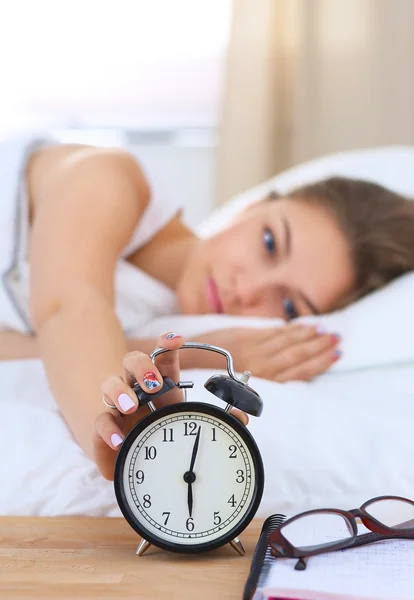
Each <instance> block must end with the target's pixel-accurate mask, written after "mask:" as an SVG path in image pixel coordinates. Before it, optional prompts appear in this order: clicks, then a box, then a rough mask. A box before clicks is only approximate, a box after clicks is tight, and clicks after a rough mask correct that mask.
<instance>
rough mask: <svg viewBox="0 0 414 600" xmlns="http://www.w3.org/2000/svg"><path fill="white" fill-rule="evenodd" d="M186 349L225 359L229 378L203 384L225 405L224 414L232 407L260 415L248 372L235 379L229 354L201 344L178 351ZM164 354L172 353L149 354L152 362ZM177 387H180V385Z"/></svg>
mask: <svg viewBox="0 0 414 600" xmlns="http://www.w3.org/2000/svg"><path fill="white" fill-rule="evenodd" d="M186 348H190V349H194V348H197V349H200V350H209V351H210V352H217V353H218V354H222V355H223V356H225V357H226V360H227V372H228V374H229V377H227V376H224V375H213V376H212V377H210V379H208V380H207V381H206V383H205V384H204V387H205V388H206V390H208V391H209V392H211V393H212V394H214V395H215V396H217V397H218V398H220V400H223V402H225V403H226V405H227V406H226V408H225V409H224V410H225V411H226V412H229V410H230V409H231V407H232V406H234V407H235V408H239V409H240V410H243V411H244V412H246V413H248V414H249V415H253V416H255V417H259V416H260V415H261V414H262V411H263V400H262V399H261V398H260V396H259V394H258V393H257V392H256V391H255V390H254V389H252V388H251V387H250V386H249V385H247V382H248V380H249V377H250V375H251V373H250V371H245V372H244V373H243V375H242V376H241V378H239V377H237V376H236V374H235V372H234V368H233V358H232V356H231V354H230V352H228V351H227V350H224V348H219V347H218V346H212V345H211V344H201V343H199V342H185V343H184V344H183V345H182V346H181V347H180V348H178V350H185V349H186ZM164 352H172V350H170V349H169V348H155V350H154V351H153V352H152V353H151V354H150V358H151V360H152V362H154V360H155V358H156V357H157V356H158V355H159V354H163V353H164ZM178 385H179V387H180V384H178ZM182 387H184V386H182ZM160 393H163V390H161V392H160ZM150 408H151V405H150Z"/></svg>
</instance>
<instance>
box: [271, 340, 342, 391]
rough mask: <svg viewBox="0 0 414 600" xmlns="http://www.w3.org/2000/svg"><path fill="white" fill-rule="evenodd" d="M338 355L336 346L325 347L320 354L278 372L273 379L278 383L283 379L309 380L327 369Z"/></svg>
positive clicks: (339, 352) (338, 351) (283, 380)
mask: <svg viewBox="0 0 414 600" xmlns="http://www.w3.org/2000/svg"><path fill="white" fill-rule="evenodd" d="M340 357H341V351H340V350H339V349H338V348H336V349H334V348H327V349H325V350H323V351H322V352H321V353H320V354H318V355H316V356H313V357H312V358H309V359H308V360H305V361H304V362H302V363H300V364H298V365H294V366H292V367H290V368H288V369H286V370H284V371H282V372H279V373H278V374H277V377H276V378H275V381H278V382H280V383H284V382H285V381H311V380H312V379H313V378H314V377H316V376H317V375H320V374H321V373H324V372H325V371H326V370H327V369H329V368H330V367H331V366H332V365H333V364H334V363H335V362H336V361H337V360H338V359H339V358H340Z"/></svg>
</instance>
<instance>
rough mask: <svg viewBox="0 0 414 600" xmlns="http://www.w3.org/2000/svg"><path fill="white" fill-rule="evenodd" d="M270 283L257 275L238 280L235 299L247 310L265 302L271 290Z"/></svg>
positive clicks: (267, 279)
mask: <svg viewBox="0 0 414 600" xmlns="http://www.w3.org/2000/svg"><path fill="white" fill-rule="evenodd" d="M271 287H272V286H271V282H270V281H269V278H266V277H264V276H262V275H260V274H258V273H256V274H254V275H251V276H247V275H245V276H244V277H243V278H240V279H239V280H238V281H237V286H236V289H237V297H238V301H239V303H240V304H241V305H242V306H243V307H245V308H249V307H252V306H257V305H259V304H261V303H263V302H266V301H267V298H268V296H269V293H270V290H271Z"/></svg>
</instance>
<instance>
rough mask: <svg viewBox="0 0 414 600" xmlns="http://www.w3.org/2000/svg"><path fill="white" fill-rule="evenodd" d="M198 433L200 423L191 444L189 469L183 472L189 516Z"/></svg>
mask: <svg viewBox="0 0 414 600" xmlns="http://www.w3.org/2000/svg"><path fill="white" fill-rule="evenodd" d="M200 433H201V425H200V427H199V428H198V431H197V436H196V439H195V442H194V446H193V452H192V454H191V461H190V468H189V470H188V471H187V472H186V473H184V481H185V482H186V483H187V484H188V492H187V503H188V512H189V513H190V517H191V516H192V513H193V488H192V484H193V483H194V481H195V478H196V476H195V473H194V471H193V469H194V464H195V460H196V457H197V452H198V446H199V443H200Z"/></svg>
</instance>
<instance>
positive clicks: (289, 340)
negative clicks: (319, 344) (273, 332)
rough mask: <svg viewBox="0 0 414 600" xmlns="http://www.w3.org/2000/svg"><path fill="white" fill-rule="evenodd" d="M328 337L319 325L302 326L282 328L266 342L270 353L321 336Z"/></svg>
mask: <svg viewBox="0 0 414 600" xmlns="http://www.w3.org/2000/svg"><path fill="white" fill-rule="evenodd" d="M324 335H329V334H327V332H326V331H325V329H324V328H322V327H321V326H320V325H303V324H296V325H295V326H293V325H292V326H291V327H290V326H288V327H283V328H282V331H281V332H280V334H279V335H277V336H274V337H273V338H272V339H269V338H268V340H267V344H266V345H267V347H269V350H270V348H271V352H272V353H275V352H281V351H283V350H284V349H285V348H289V347H290V346H292V345H293V344H298V343H300V342H306V341H308V340H311V339H317V338H319V337H321V336H324Z"/></svg>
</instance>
